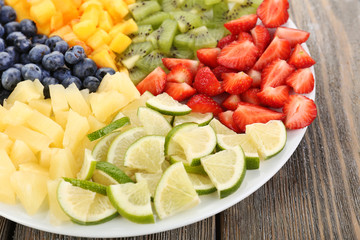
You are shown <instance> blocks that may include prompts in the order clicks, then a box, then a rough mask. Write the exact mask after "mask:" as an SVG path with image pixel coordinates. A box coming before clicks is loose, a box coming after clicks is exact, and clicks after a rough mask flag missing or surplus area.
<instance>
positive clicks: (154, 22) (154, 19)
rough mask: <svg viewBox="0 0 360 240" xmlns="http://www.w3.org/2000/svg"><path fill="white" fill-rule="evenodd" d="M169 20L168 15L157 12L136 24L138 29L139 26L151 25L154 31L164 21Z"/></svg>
mask: <svg viewBox="0 0 360 240" xmlns="http://www.w3.org/2000/svg"><path fill="white" fill-rule="evenodd" d="M169 18H170V14H169V13H167V12H157V13H154V14H152V15H150V16H148V17H147V18H145V19H143V20H141V21H140V22H138V25H140V26H139V28H140V27H141V25H151V26H152V27H153V28H154V29H157V28H158V27H159V26H160V25H161V24H162V23H163V22H164V21H165V20H166V19H169Z"/></svg>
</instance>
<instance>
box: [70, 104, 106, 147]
mask: <svg viewBox="0 0 360 240" xmlns="http://www.w3.org/2000/svg"><path fill="white" fill-rule="evenodd" d="M99 104H100V103H99ZM89 129H90V126H89V123H88V121H87V118H85V117H83V116H81V115H79V114H78V113H77V112H75V111H73V110H70V111H69V116H68V121H67V124H66V127H65V133H64V139H63V145H64V147H68V148H70V149H71V150H72V151H74V150H75V149H76V148H77V147H78V145H79V144H80V142H81V141H82V140H83V138H85V137H86V134H87V133H88V131H89Z"/></svg>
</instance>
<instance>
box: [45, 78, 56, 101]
mask: <svg viewBox="0 0 360 240" xmlns="http://www.w3.org/2000/svg"><path fill="white" fill-rule="evenodd" d="M41 83H42V85H44V96H45V97H46V98H49V97H50V91H49V85H55V84H58V83H59V81H58V80H57V79H56V78H53V77H46V78H43V79H42V80H41Z"/></svg>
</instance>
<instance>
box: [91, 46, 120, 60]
mask: <svg viewBox="0 0 360 240" xmlns="http://www.w3.org/2000/svg"><path fill="white" fill-rule="evenodd" d="M103 50H106V51H107V52H108V54H109V55H110V56H111V58H112V59H114V60H115V58H116V54H115V53H114V52H113V51H111V49H110V47H109V45H106V44H103V45H101V46H100V47H98V48H97V49H95V50H94V51H93V52H92V55H95V54H97V53H99V52H101V51H103Z"/></svg>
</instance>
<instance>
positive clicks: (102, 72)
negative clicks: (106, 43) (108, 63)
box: [95, 67, 115, 80]
mask: <svg viewBox="0 0 360 240" xmlns="http://www.w3.org/2000/svg"><path fill="white" fill-rule="evenodd" d="M108 73H109V74H110V75H113V74H115V70H114V69H112V68H107V67H104V68H99V69H98V70H97V71H96V74H95V77H97V78H98V79H99V80H101V79H103V78H104V77H105V75H106V74H108Z"/></svg>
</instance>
